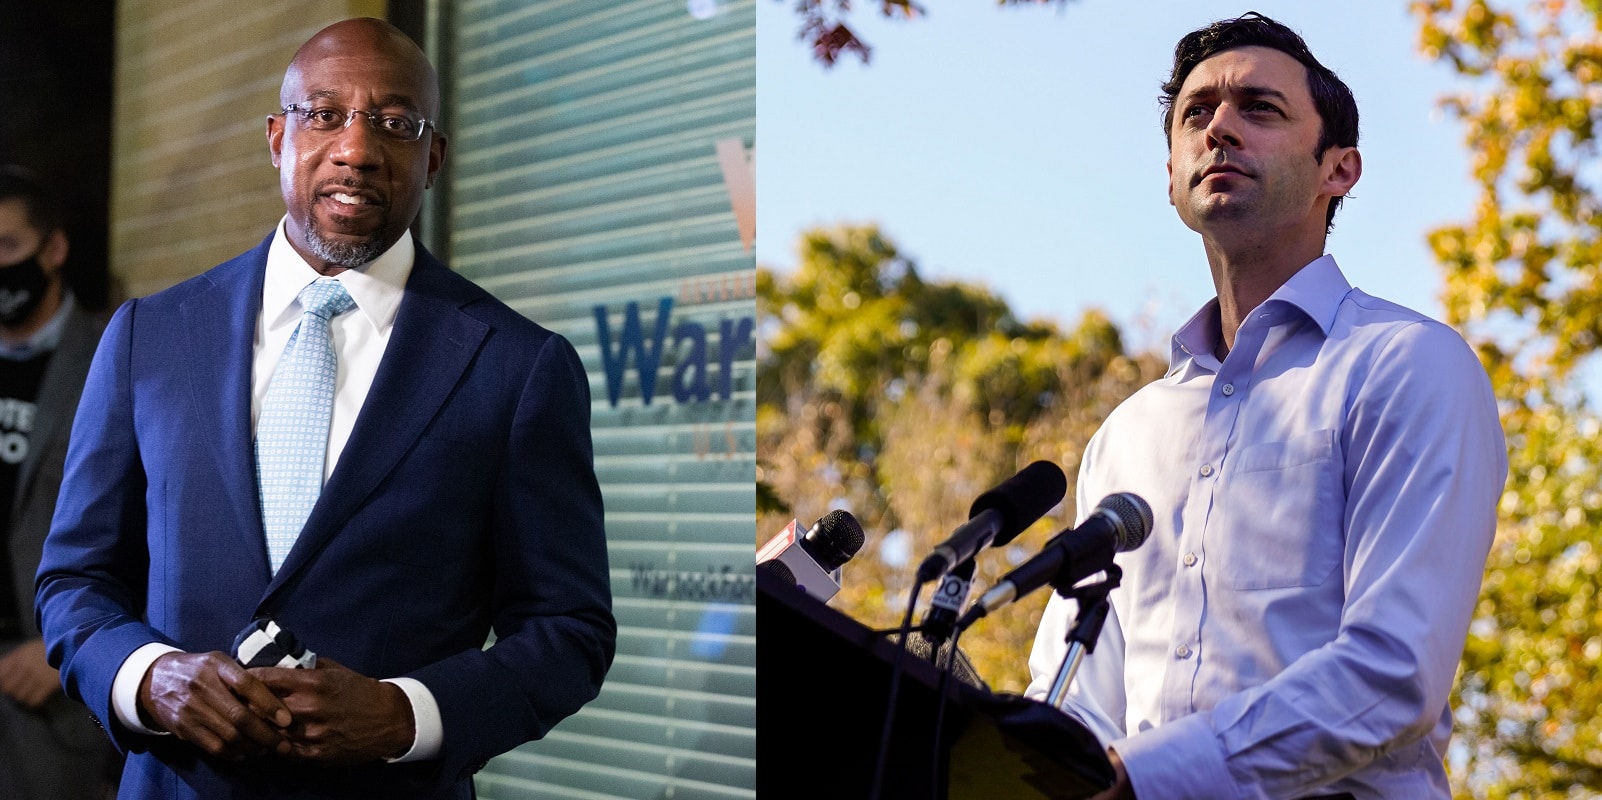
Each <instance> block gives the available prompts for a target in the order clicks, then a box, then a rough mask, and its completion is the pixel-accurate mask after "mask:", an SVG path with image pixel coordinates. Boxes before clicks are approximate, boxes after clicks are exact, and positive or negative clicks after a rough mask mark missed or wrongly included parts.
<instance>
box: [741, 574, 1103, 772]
mask: <svg viewBox="0 0 1602 800" xmlns="http://www.w3.org/2000/svg"><path fill="white" fill-rule="evenodd" d="M757 642H758V644H757V706H756V717H757V796H758V797H762V798H765V799H766V798H791V797H794V798H814V797H817V798H822V797H828V798H866V797H867V796H868V794H869V792H870V790H871V786H872V782H873V769H874V760H875V758H876V756H877V755H878V749H879V736H880V730H881V726H882V724H883V721H884V713H885V707H886V703H887V700H888V695H889V689H890V674H891V664H892V662H893V661H894V660H895V658H896V650H897V647H896V645H895V644H894V643H893V642H891V641H889V640H887V639H886V638H885V637H883V636H880V635H877V634H875V633H874V632H873V631H871V630H869V629H868V628H867V627H865V626H863V625H862V624H860V623H858V622H857V621H855V620H853V619H851V618H850V617H847V616H846V615H844V614H842V613H840V612H839V611H836V610H834V609H832V608H830V607H828V606H827V605H824V604H823V603H821V602H819V601H818V600H816V599H814V598H813V597H811V596H809V595H807V594H806V593H805V592H802V591H799V590H797V589H796V588H795V587H793V586H789V585H786V584H785V583H783V582H782V581H779V580H772V579H770V576H766V575H763V574H761V573H760V571H759V573H758V575H757ZM901 668H902V670H903V674H902V678H901V688H900V694H899V697H898V700H897V703H896V706H897V708H896V721H895V730H894V734H893V736H892V739H891V744H890V752H889V763H888V765H887V771H886V778H885V782H884V787H883V792H882V794H881V797H882V798H884V800H930V799H931V798H939V797H950V798H957V799H959V800H966V798H975V799H976V800H977V799H978V798H985V799H986V800H990V799H991V798H1004V799H1005V798H1053V800H1074V799H1075V798H1082V797H1089V796H1090V795H1092V794H1095V793H1096V792H1098V791H1100V790H1102V789H1105V788H1106V787H1108V786H1110V785H1112V781H1113V769H1112V765H1111V764H1110V763H1108V761H1107V755H1106V752H1105V750H1104V749H1103V748H1102V746H1101V744H1100V743H1098V742H1097V741H1096V738H1095V736H1094V735H1092V734H1091V733H1090V731H1089V730H1088V729H1086V728H1085V727H1084V726H1083V725H1080V724H1079V723H1078V722H1076V721H1075V720H1073V719H1072V718H1071V717H1069V716H1067V715H1066V714H1063V713H1061V712H1059V711H1057V710H1056V709H1054V708H1051V707H1049V706H1046V705H1044V704H1042V703H1038V702H1035V701H1033V700H1026V699H1024V698H1022V697H1017V696H1015V695H996V694H992V693H991V692H989V691H986V690H984V689H980V688H975V687H972V686H968V685H965V684H962V683H960V682H958V681H956V680H953V681H951V682H950V684H951V685H950V686H949V687H948V690H947V699H946V703H947V705H946V712H945V719H944V721H943V730H942V735H941V739H942V741H941V742H940V744H939V750H938V752H939V753H942V754H949V756H947V760H948V762H949V771H948V772H947V773H946V774H945V776H944V777H945V779H946V781H947V782H948V790H949V794H936V789H935V787H934V783H935V780H936V779H935V775H934V767H933V764H934V760H935V758H936V752H937V750H936V744H935V742H934V727H935V712H936V710H937V708H938V707H937V706H936V697H937V696H938V692H937V688H938V687H939V684H940V680H939V673H938V672H937V671H936V670H935V668H934V667H933V666H932V665H931V664H929V663H928V662H927V661H924V660H923V659H920V658H917V657H915V656H913V655H912V654H910V653H908V654H906V655H905V656H904V657H903V658H902V659H901Z"/></svg>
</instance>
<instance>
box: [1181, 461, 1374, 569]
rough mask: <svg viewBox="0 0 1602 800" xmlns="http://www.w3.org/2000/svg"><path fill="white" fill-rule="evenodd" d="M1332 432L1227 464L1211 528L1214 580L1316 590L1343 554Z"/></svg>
mask: <svg viewBox="0 0 1602 800" xmlns="http://www.w3.org/2000/svg"><path fill="white" fill-rule="evenodd" d="M1336 453H1337V449H1336V447H1335V432H1334V431H1332V430H1318V431H1311V432H1309V433H1305V434H1302V435H1299V436H1296V437H1294V438H1291V439H1287V440H1285V441H1282V442H1264V443H1261V444H1255V445H1251V446H1248V447H1245V448H1243V449H1241V450H1240V451H1238V452H1237V453H1236V454H1235V456H1234V458H1233V459H1231V460H1229V461H1227V462H1226V464H1225V469H1224V474H1223V476H1222V480H1221V482H1220V484H1219V486H1218V491H1217V494H1215V496H1214V506H1213V508H1214V514H1215V515H1216V516H1217V518H1218V522H1219V524H1217V525H1211V526H1209V528H1210V530H1209V533H1208V537H1207V538H1208V541H1207V549H1208V551H1209V553H1210V554H1216V556H1217V557H1216V558H1213V559H1212V565H1213V567H1214V570H1213V574H1215V575H1218V576H1220V577H1221V578H1222V580H1223V582H1224V585H1226V586H1228V587H1230V588H1232V589H1241V590H1251V589H1283V588H1289V587H1296V586H1318V585H1320V584H1322V583H1324V582H1325V581H1327V580H1329V579H1330V576H1331V575H1333V574H1334V573H1335V571H1336V570H1335V568H1336V567H1337V566H1339V564H1340V562H1341V555H1342V553H1343V552H1344V550H1345V540H1346V536H1345V531H1344V527H1343V525H1342V521H1341V520H1342V506H1343V503H1342V502H1341V497H1342V494H1343V492H1342V489H1341V467H1340V462H1339V459H1338V458H1337V457H1336Z"/></svg>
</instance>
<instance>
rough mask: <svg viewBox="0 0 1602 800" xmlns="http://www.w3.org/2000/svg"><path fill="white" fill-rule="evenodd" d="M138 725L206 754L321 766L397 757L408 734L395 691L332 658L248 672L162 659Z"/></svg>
mask: <svg viewBox="0 0 1602 800" xmlns="http://www.w3.org/2000/svg"><path fill="white" fill-rule="evenodd" d="M139 708H140V712H141V715H142V716H143V717H144V722H145V724H146V725H147V726H149V727H151V728H152V729H155V730H164V731H168V732H171V733H172V734H173V735H174V736H177V737H178V738H179V739H182V740H184V741H186V742H189V743H191V744H193V745H195V746H196V747H198V748H200V749H201V750H202V751H204V752H205V753H207V754H209V755H212V756H217V757H220V758H227V759H236V760H237V759H242V758H246V757H250V756H257V755H261V754H264V753H269V752H271V753H277V754H279V755H282V756H286V757H288V758H295V759H301V760H305V761H314V762H320V763H325V764H361V763H366V762H371V761H377V760H379V759H381V758H389V757H395V756H399V755H401V754H403V753H405V752H406V750H407V749H409V748H410V747H411V743H412V740H413V738H414V736H415V730H414V727H413V725H414V723H413V720H412V711H411V703H410V702H409V701H408V700H407V699H406V695H405V693H404V692H402V691H401V690H400V688H399V687H397V686H395V685H393V684H389V683H383V682H381V681H377V680H374V679H372V678H368V677H366V676H364V675H361V674H360V673H357V672H355V671H353V670H351V669H348V668H346V667H344V666H343V665H341V664H339V663H338V662H335V661H334V660H333V659H330V658H326V657H319V658H318V662H317V668H316V669H284V668H280V667H257V668H252V669H246V668H245V667H242V666H240V665H239V663H238V662H236V661H235V660H234V659H233V658H231V657H229V656H228V655H227V654H225V653H220V652H215V651H214V652H210V653H168V654H166V655H163V656H161V657H160V658H158V659H156V661H155V663H154V664H152V665H151V667H150V670H149V672H147V673H146V674H145V678H144V680H143V682H141V683H140V686H139Z"/></svg>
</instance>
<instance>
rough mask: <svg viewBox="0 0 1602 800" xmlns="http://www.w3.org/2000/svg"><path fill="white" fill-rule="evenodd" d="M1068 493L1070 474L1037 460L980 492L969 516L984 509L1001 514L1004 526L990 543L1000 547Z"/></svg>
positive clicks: (1002, 525) (976, 514)
mask: <svg viewBox="0 0 1602 800" xmlns="http://www.w3.org/2000/svg"><path fill="white" fill-rule="evenodd" d="M1066 494H1068V476H1066V475H1064V474H1063V473H1062V468H1061V467H1059V466H1057V465H1056V464H1053V463H1051V462H1050V461H1036V462H1035V463H1033V464H1030V465H1029V466H1027V467H1024V468H1023V469H1021V470H1018V474H1017V475H1014V476H1012V477H1011V478H1008V479H1006V480H1005V481H1002V482H1001V484H1000V485H998V486H997V487H996V488H994V489H991V490H990V491H988V492H985V493H984V494H982V495H979V499H978V500H975V501H973V507H972V508H970V509H969V510H968V518H969V519H973V518H974V517H977V516H979V515H980V514H981V513H983V512H985V511H995V512H997V513H999V514H1001V519H1002V522H1001V529H1000V530H998V531H996V536H995V538H994V539H992V540H991V542H990V544H991V546H993V547H1000V546H1001V545H1004V544H1007V543H1008V542H1011V541H1012V540H1013V539H1014V538H1016V537H1017V536H1018V534H1020V533H1023V531H1024V529H1025V528H1028V527H1029V526H1030V525H1033V524H1035V520H1037V519H1040V518H1041V517H1043V516H1045V515H1046V512H1047V511H1050V510H1051V508H1052V506H1055V505H1057V504H1058V503H1060V502H1062V498H1063V496H1064V495H1066Z"/></svg>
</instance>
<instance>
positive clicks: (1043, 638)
mask: <svg viewBox="0 0 1602 800" xmlns="http://www.w3.org/2000/svg"><path fill="white" fill-rule="evenodd" d="M1100 438H1101V437H1100V433H1099V432H1098V433H1097V435H1095V436H1093V437H1092V438H1091V441H1090V442H1089V443H1088V444H1086V445H1085V454H1084V458H1083V460H1082V461H1081V463H1080V467H1079V476H1078V478H1077V486H1076V488H1075V489H1074V498H1075V499H1074V503H1075V506H1076V508H1075V515H1076V519H1079V520H1084V519H1086V518H1087V517H1089V516H1090V514H1091V511H1092V510H1093V509H1091V508H1089V507H1088V505H1089V501H1088V499H1087V498H1089V497H1090V496H1091V495H1090V492H1089V491H1088V489H1087V487H1086V480H1085V476H1087V475H1090V474H1092V467H1091V462H1092V460H1093V458H1094V450H1095V446H1096V442H1097V441H1098V440H1099V439H1100ZM1078 605H1079V604H1078V603H1077V602H1075V601H1072V600H1065V599H1063V598H1062V597H1061V596H1059V595H1058V594H1057V593H1056V592H1055V591H1053V592H1051V599H1050V601H1048V602H1047V603H1046V611H1045V613H1044V614H1042V615H1041V617H1040V627H1039V628H1037V629H1036V630H1035V643H1034V647H1033V649H1031V650H1030V652H1029V677H1030V680H1029V687H1028V688H1027V689H1025V690H1024V696H1026V697H1029V698H1031V699H1034V700H1038V701H1040V702H1046V696H1047V695H1048V694H1050V692H1051V685H1052V683H1053V682H1054V681H1055V680H1056V677H1057V670H1058V669H1059V668H1060V667H1061V665H1062V663H1063V659H1064V658H1066V657H1067V654H1068V642H1067V637H1068V632H1069V631H1070V630H1072V629H1073V624H1074V617H1075V615H1077V614H1078V613H1079V609H1078ZM1092 655H1093V656H1094V657H1087V658H1085V659H1083V660H1081V661H1080V663H1079V671H1078V672H1076V673H1075V674H1074V680H1073V682H1072V683H1070V684H1069V686H1068V694H1067V700H1066V702H1065V703H1064V707H1063V708H1062V710H1063V711H1064V712H1066V713H1068V715H1069V716H1072V717H1074V718H1076V719H1078V720H1079V721H1080V722H1081V723H1084V725H1085V727H1087V728H1089V729H1090V732H1091V733H1094V734H1095V735H1096V738H1097V739H1098V740H1100V742H1101V743H1102V745H1103V746H1105V745H1107V744H1108V743H1109V742H1112V741H1113V740H1115V739H1121V738H1123V737H1124V719H1125V717H1126V716H1127V713H1126V710H1127V707H1128V703H1127V698H1126V697H1125V694H1124V634H1123V628H1122V627H1121V626H1120V624H1119V621H1118V611H1117V609H1115V608H1112V607H1110V606H1109V608H1108V614H1107V621H1106V623H1105V624H1103V625H1102V629H1101V636H1100V638H1098V639H1097V640H1096V648H1095V651H1094V652H1093V654H1092Z"/></svg>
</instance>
